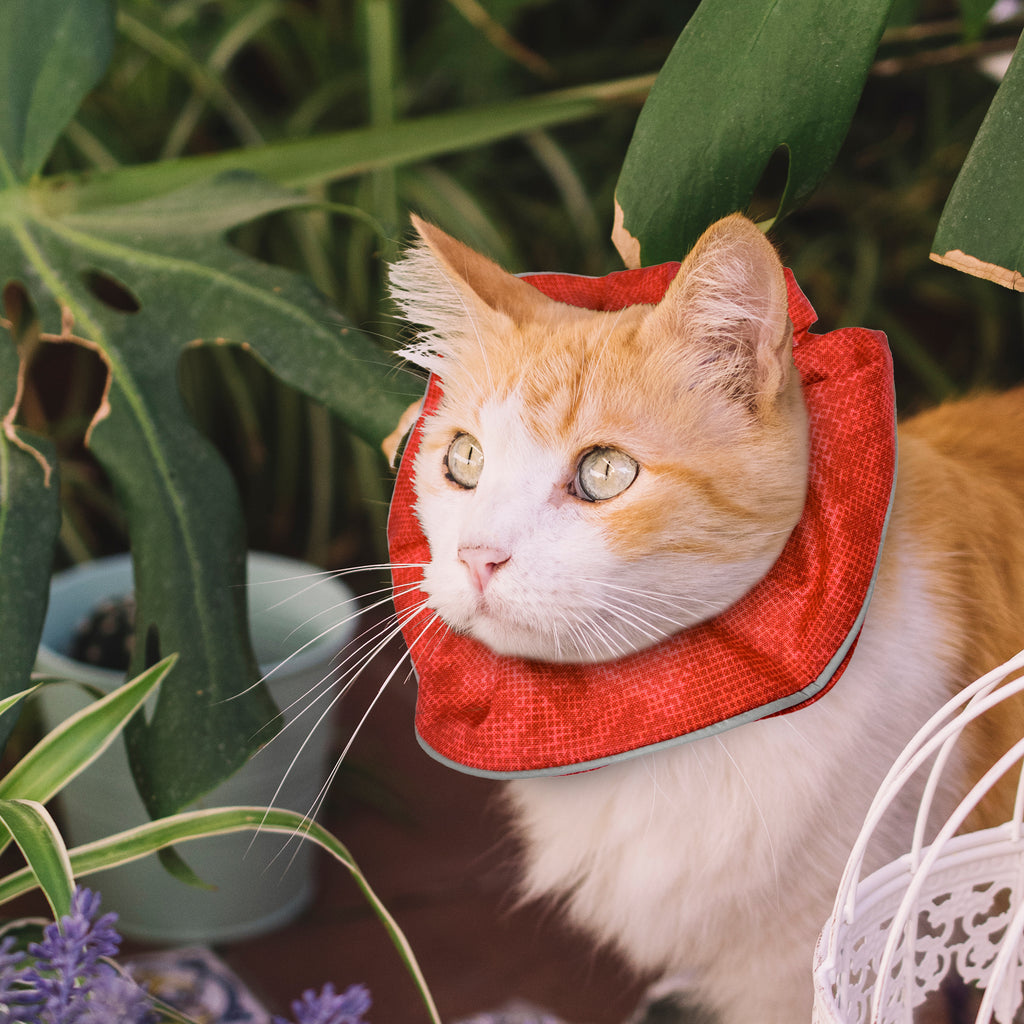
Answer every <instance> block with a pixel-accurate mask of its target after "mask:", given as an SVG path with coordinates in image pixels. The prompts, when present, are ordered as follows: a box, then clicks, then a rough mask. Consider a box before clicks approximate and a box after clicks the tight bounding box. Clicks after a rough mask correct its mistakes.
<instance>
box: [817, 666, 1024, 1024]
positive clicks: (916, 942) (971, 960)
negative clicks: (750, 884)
mask: <svg viewBox="0 0 1024 1024" xmlns="http://www.w3.org/2000/svg"><path fill="white" fill-rule="evenodd" d="M1022 670H1024V652H1022V653H1021V654H1019V655H1017V656H1016V657H1015V658H1013V659H1011V660H1010V661H1008V662H1007V663H1006V664H1005V665H1002V666H1000V667H999V668H998V669H996V670H994V671H993V672H991V673H989V674H988V675H986V676H984V677H982V679H979V680H977V681H976V682H975V683H973V684H972V685H971V686H970V687H968V688H966V689H965V690H964V691H963V692H962V693H961V694H960V695H958V696H957V697H956V698H954V700H952V701H950V703H949V704H947V705H946V707H945V708H943V709H942V711H940V712H938V713H937V714H936V715H935V716H934V718H932V719H931V721H929V722H928V724H927V725H925V726H924V727H923V728H922V729H921V731H920V732H919V733H918V734H917V736H916V737H915V738H914V740H913V741H911V743H910V744H909V745H908V746H907V748H906V750H905V751H904V752H903V754H902V755H901V757H900V759H899V760H898V761H897V763H896V764H895V765H894V766H893V769H892V771H891V772H890V773H889V776H888V777H887V778H886V781H885V782H884V783H883V785H882V787H881V788H880V789H879V792H878V795H877V796H876V798H875V801H874V803H873V805H872V808H871V810H870V812H869V814H868V817H867V819H866V820H865V824H864V827H863V829H862V832H861V835H860V837H859V839H858V841H857V844H856V845H855V846H854V849H853V852H852V853H851V855H850V859H849V862H848V864H847V868H846V872H845V874H844V877H843V881H842V883H841V885H840V889H839V893H838V896H837V898H836V904H835V908H834V910H833V913H832V915H831V917H830V918H829V921H828V923H827V924H826V927H825V929H824V930H823V932H822V934H821V937H820V939H819V941H818V948H817V951H816V954H815V967H814V983H815V1000H814V1021H815V1022H816V1024H866V1022H871V1024H876V1022H877V1024H910V1022H911V1021H913V1019H914V1017H913V1014H914V1010H915V1008H917V1007H919V1006H920V1005H921V1004H922V1003H923V1002H924V1001H925V999H926V998H927V997H928V996H929V995H930V994H932V993H934V992H936V991H937V990H938V988H939V986H940V984H941V983H942V981H943V979H944V978H946V976H947V975H948V974H949V973H950V971H951V970H954V971H955V972H956V974H958V975H959V977H960V978H961V979H962V980H963V981H964V982H966V983H968V984H972V983H973V984H976V985H977V987H978V989H979V990H982V991H984V997H983V998H982V1000H981V1005H980V1007H979V1009H978V1013H977V1017H976V1020H977V1021H979V1022H982V1021H990V1020H996V1021H999V1022H1000V1024H1011V1022H1012V1021H1013V1020H1014V1014H1015V1012H1016V1011H1017V1010H1018V1008H1019V1007H1020V1006H1021V1004H1022V1002H1024V941H1022V936H1024V827H1022V818H1024V786H1022V785H1021V783H1020V781H1018V792H1017V800H1016V806H1015V809H1014V815H1013V818H1012V819H1011V820H1010V821H1008V822H1006V823H1005V824H1004V825H1001V826H999V827H997V828H991V829H986V830H984V831H979V832H969V833H966V834H962V835H957V834H956V833H957V831H958V830H959V829H960V827H961V826H962V824H963V822H964V820H965V819H966V817H967V816H968V815H969V814H970V812H971V811H972V810H973V809H974V807H975V806H976V805H977V804H978V803H979V802H980V800H981V799H982V797H983V796H984V795H985V794H986V793H987V792H988V790H989V789H991V787H992V786H993V785H995V783H996V782H997V781H998V780H999V779H1000V778H1001V777H1002V776H1003V775H1004V774H1006V773H1008V772H1016V773H1018V775H1020V773H1021V759H1022V758H1024V738H1022V739H1021V741H1019V742H1018V743H1017V744H1016V745H1015V746H1014V747H1013V748H1011V750H1010V751H1008V752H1007V754H1006V755H1004V756H1003V757H1002V758H1000V759H999V760H998V761H997V762H996V763H995V764H994V765H993V766H992V768H991V769H990V770H989V771H988V772H987V773H986V775H985V776H984V777H983V778H982V779H981V781H980V782H979V783H978V784H977V785H976V786H975V787H974V788H973V789H972V790H971V792H970V793H969V794H968V795H967V796H966V797H964V799H963V801H962V802H961V803H960V805H959V806H958V807H957V808H956V810H955V811H954V812H953V813H952V814H951V815H950V817H949V819H948V820H947V821H946V822H945V823H944V824H943V825H942V827H941V828H940V829H939V830H938V832H937V834H936V836H935V838H934V840H933V841H932V842H931V843H930V844H928V845H926V844H925V842H924V837H925V832H926V823H927V821H928V814H929V810H930V808H931V803H932V798H933V796H934V794H935V792H936V791H937V790H938V788H939V786H940V784H941V779H942V774H943V771H944V769H945V768H946V767H947V764H948V762H949V759H950V754H951V753H952V751H953V748H954V747H955V745H956V744H957V742H958V741H959V739H960V736H961V734H962V732H963V729H964V727H965V726H966V725H967V724H968V723H969V722H970V721H972V720H973V719H975V718H977V717H979V716H981V715H984V714H990V713H996V714H997V713H998V705H999V704H1000V703H1001V702H1002V701H1003V700H1006V699H1007V698H1009V697H1011V696H1013V695H1015V694H1016V693H1019V692H1021V691H1022V690H1024V679H1012V677H1013V676H1014V675H1015V674H1016V673H1018V672H1020V671H1022ZM1007 680H1012V681H1007ZM929 763H930V769H929V774H928V782H927V785H926V787H925V791H924V797H923V799H922V801H921V806H920V809H919V814H918V821H917V827H916V829H915V836H914V840H913V843H912V847H911V849H910V850H909V852H907V853H906V854H905V855H904V856H902V857H900V858H899V859H898V860H896V861H893V862H891V863H889V864H887V865H885V866H884V867H883V868H881V869H880V870H878V871H876V872H874V873H873V874H870V875H867V876H866V877H861V875H862V868H863V863H864V858H865V853H866V851H867V849H868V848H869V846H870V842H871V838H872V836H873V834H874V833H875V831H876V830H877V829H878V828H879V826H880V824H883V823H884V821H885V817H886V814H887V812H889V810H890V809H891V807H892V804H893V803H894V801H895V798H896V796H897V795H898V794H899V792H900V791H901V789H902V788H903V787H904V786H905V785H907V783H908V782H909V781H910V779H911V778H912V777H913V776H914V775H915V774H916V773H917V772H918V770H919V769H921V768H922V767H927V766H928V765H929Z"/></svg>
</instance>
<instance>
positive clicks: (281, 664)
mask: <svg viewBox="0 0 1024 1024" xmlns="http://www.w3.org/2000/svg"><path fill="white" fill-rule="evenodd" d="M415 589H416V585H415V584H408V585H407V586H406V587H404V588H400V589H399V590H393V589H392V588H388V589H387V590H379V591H376V593H379V594H387V595H388V596H386V597H384V598H381V600H379V601H375V602H373V603H371V604H369V605H366V606H364V607H362V608H356V610H355V611H354V612H352V614H351V615H347V616H345V617H344V618H343V619H340V620H338V621H337V622H333V623H331V625H330V626H328V627H327V628H326V629H324V630H321V631H320V632H319V633H317V634H315V635H314V636H312V637H310V638H309V639H308V640H307V641H306V642H305V643H303V644H302V645H301V646H299V647H297V648H296V649H295V650H294V651H292V652H291V653H290V654H289V655H288V656H287V657H286V658H283V659H282V660H281V661H279V662H278V663H277V664H275V665H274V667H273V668H272V669H271V670H270V671H269V672H267V673H265V674H264V675H263V676H261V677H260V679H258V680H257V681H256V682H255V683H253V684H252V686H249V687H248V688H247V689H245V690H242V691H241V692H240V693H237V694H234V695H233V696H231V697H228V698H226V700H234V699H235V698H236V697H239V696H241V695H242V694H244V693H248V692H249V690H252V689H253V688H254V687H256V686H258V685H259V684H260V683H265V682H267V681H268V680H270V679H271V678H272V677H273V676H274V674H275V673H277V672H280V671H281V670H282V669H283V668H285V666H287V665H288V664H289V663H290V662H291V661H292V659H294V658H296V657H298V655H300V654H301V653H302V652H303V651H305V650H306V649H307V648H309V647H311V646H312V645H313V644H316V643H319V642H320V640H322V639H323V638H324V637H325V636H329V635H330V634H331V633H332V632H334V631H335V630H338V629H341V628H342V627H344V626H347V625H348V624H349V623H350V622H352V621H353V620H354V619H357V618H359V617H360V616H361V615H363V614H364V613H366V612H370V611H374V610H376V609H377V608H379V607H381V606H382V605H386V604H388V603H390V601H391V595H392V594H394V593H408V592H410V591H413V590H415ZM348 603H349V602H348V601H345V602H344V603H343V604H348ZM342 606H343V605H339V606H338V607H342ZM323 614H324V613H323V612H322V611H321V612H318V613H317V615H316V616H315V617H316V618H319V617H321V616H322V615H323ZM312 621H313V619H312V618H310V619H307V620H306V622H304V623H303V624H302V625H308V624H309V623H310V622H312ZM296 628H301V627H296ZM292 632H293V633H294V632H295V630H293V631H292ZM290 635H291V634H289V636H290Z"/></svg>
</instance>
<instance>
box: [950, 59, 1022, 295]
mask: <svg viewBox="0 0 1024 1024" xmlns="http://www.w3.org/2000/svg"><path fill="white" fill-rule="evenodd" d="M932 259H933V260H935V261H936V262H938V263H945V264H946V265H947V266H951V267H955V268H956V269H957V270H963V271H965V272H966V273H968V274H973V275H974V276H975V277H983V278H986V279H988V280H990V281H995V282H996V283H998V284H1001V285H1004V286H1006V287H1007V288H1013V289H1014V290H1016V291H1024V46H1022V45H1021V44H1019V43H1018V45H1017V50H1016V52H1015V53H1014V55H1013V59H1012V60H1011V61H1010V66H1009V68H1008V69H1007V72H1006V77H1005V78H1004V79H1003V81H1002V83H1001V84H1000V86H999V90H998V92H997V93H996V95H995V98H994V99H993V100H992V105H991V106H990V107H989V109H988V113H987V114H986V115H985V120H984V121H983V122H982V125H981V128H980V129H979V130H978V134H977V136H976V137H975V139H974V143H973V145H972V146H971V149H970V152H969V153H968V154H967V159H966V160H965V161H964V165H963V167H962V168H961V169H960V174H959V176H958V177H957V179H956V183H955V184H954V186H953V191H952V192H951V193H950V195H949V199H947V200H946V205H945V207H944V209H943V211H942V218H941V220H940V221H939V226H938V229H937V230H936V233H935V241H934V242H933V243H932Z"/></svg>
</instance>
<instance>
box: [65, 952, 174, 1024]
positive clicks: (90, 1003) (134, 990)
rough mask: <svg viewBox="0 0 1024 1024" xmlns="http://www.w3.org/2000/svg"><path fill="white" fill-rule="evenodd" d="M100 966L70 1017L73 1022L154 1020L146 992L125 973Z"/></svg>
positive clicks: (149, 1022)
mask: <svg viewBox="0 0 1024 1024" xmlns="http://www.w3.org/2000/svg"><path fill="white" fill-rule="evenodd" d="M99 967H100V970H99V972H98V973H97V974H96V975H95V977H94V978H93V981H92V984H91V985H90V986H89V998H88V999H87V1000H86V1001H85V1002H84V1003H83V1004H82V1006H81V1007H80V1008H79V1009H78V1010H77V1012H76V1013H75V1014H74V1015H73V1016H72V1017H71V1018H69V1020H70V1021H74V1024H111V1022H112V1021H118V1022H121V1021H124V1022H126V1024H153V1022H155V1021H156V1020H157V1019H158V1018H157V1014H156V1012H155V1011H154V1010H153V1005H152V1003H151V1002H150V998H149V993H148V992H146V990H145V989H144V988H142V986H141V985H139V984H138V983H137V982H136V981H135V980H134V979H132V978H131V977H129V976H128V975H127V974H121V973H120V972H119V971H117V970H115V969H114V968H113V967H111V966H110V965H108V964H100V965H99Z"/></svg>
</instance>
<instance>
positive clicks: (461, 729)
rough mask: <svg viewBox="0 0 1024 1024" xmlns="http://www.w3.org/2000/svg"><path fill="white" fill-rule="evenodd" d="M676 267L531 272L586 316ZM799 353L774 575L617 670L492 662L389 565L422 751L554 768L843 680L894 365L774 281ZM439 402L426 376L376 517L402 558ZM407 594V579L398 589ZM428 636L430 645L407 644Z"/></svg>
mask: <svg viewBox="0 0 1024 1024" xmlns="http://www.w3.org/2000/svg"><path fill="white" fill-rule="evenodd" d="M678 266H679V265H678V264H663V265H660V266H656V267H650V268H645V269H641V270H632V271H630V270H627V271H621V272H619V273H616V274H611V275H609V276H608V277H603V278H584V277H576V276H573V275H568V274H538V275H531V276H528V277H526V278H525V280H527V281H529V282H530V283H531V284H532V285H534V286H535V287H536V288H538V289H539V290H540V291H542V292H544V293H545V294H547V295H549V296H550V297H552V298H555V299H557V300H559V301H562V302H568V303H571V304H574V305H579V306H584V307H586V308H590V309H621V308H622V307H624V306H626V305H630V304H634V303H655V302H657V301H659V300H660V299H661V297H662V296H663V295H664V292H665V289H666V288H667V287H668V284H669V282H670V281H671V280H672V279H673V278H674V276H675V273H676V271H677V270H678ZM786 282H787V288H788V294H789V315H790V319H791V320H792V322H793V328H794V343H793V354H794V360H795V362H796V365H797V368H798V370H799V373H800V378H801V382H802V384H803V389H804V396H805V400H806V403H807V407H808V411H809V415H810V441H811V446H810V476H809V490H808V496H807V502H806V505H805V508H804V512H803V515H802V517H801V519H800V521H799V523H798V524H797V526H796V528H795V530H794V531H793V533H792V535H791V536H790V538H789V541H788V542H787V544H786V546H785V548H784V549H783V552H782V554H781V555H780V557H779V559H778V561H777V562H776V564H775V565H774V567H773V568H772V569H771V571H770V572H769V573H768V574H767V576H765V577H764V579H762V580H761V582H760V583H758V584H757V585H756V586H755V587H754V588H753V590H751V591H750V592H749V593H748V594H747V595H746V596H745V597H743V598H741V599H740V600H739V601H738V602H737V603H736V604H734V605H733V606H732V607H731V608H729V609H727V610H726V611H725V612H723V613H722V614H720V615H718V616H716V617H715V618H713V619H711V620H709V621H707V622H704V623H701V624H700V625H697V626H695V627H692V628H691V629H687V630H684V631H682V632H680V633H677V634H675V635H674V636H671V637H669V638H667V639H665V640H663V641H662V642H661V643H659V644H657V645H656V646H654V647H651V648H648V649H647V650H644V651H641V652H638V653H636V654H633V655H630V656H628V657H625V658H620V659H618V660H616V661H610V662H603V663H599V664H593V665H561V664H548V663H543V662H535V661H527V660H525V659H521V658H511V657H503V656H499V655H496V654H494V653H493V652H491V651H490V650H489V649H488V648H486V647H484V646H483V645H482V644H480V643H479V642H477V641H476V640H474V639H472V638H470V637H468V636H462V635H459V634H456V633H454V632H453V631H450V630H448V631H446V632H445V633H444V635H443V637H437V636H436V635H435V630H436V627H431V626H430V622H431V619H432V617H433V613H432V612H431V611H429V610H426V609H422V610H420V611H418V612H417V611H416V610H415V609H416V608H417V606H418V605H420V604H421V603H422V602H423V600H424V597H425V595H423V594H422V592H421V591H419V590H418V589H416V587H415V584H417V583H418V582H420V581H421V579H422V572H421V571H420V570H418V569H405V568H395V569H394V570H393V577H394V583H395V594H396V596H395V604H396V606H397V608H398V612H399V615H400V616H402V618H403V620H404V626H403V631H404V634H405V638H406V641H407V643H408V644H409V647H410V650H411V657H412V661H413V665H414V667H415V670H416V674H417V677H418V680H419V691H418V698H417V705H416V731H417V735H418V737H419V740H420V742H421V744H422V745H423V746H424V747H425V748H426V749H427V750H428V751H429V752H430V753H431V754H432V755H433V756H435V757H437V758H438V759H439V760H441V761H444V762H445V763H448V764H451V765H452V766H453V767H456V768H460V769H461V770H463V771H467V772H470V773H472V774H477V775H483V776H488V777H499V778H500V777H514V776H529V775H552V774H566V773H569V772H576V771H582V770H586V769H589V768H593V767H598V766H600V765H602V764H606V763H608V762H610V761H614V760H617V759H619V758H622V757H628V756H632V755H633V754H636V753H638V752H641V751H644V750H649V749H651V748H656V747H658V746H660V745H663V744H667V743H673V742H681V741H683V740H688V739H693V738H696V737H698V736H703V735H708V734H710V733H713V732H716V731H719V730H721V729H725V728H729V727H731V726H734V725H740V724H742V723H744V722H749V721H753V720H755V719H758V718H763V717H765V716H768V715H772V714H777V713H780V712H782V711H787V710H795V709H796V708H798V707H801V706H803V705H804V704H807V703H810V702H811V701H813V700H815V699H817V698H818V697H820V696H821V695H822V694H823V693H824V692H825V691H826V690H827V689H828V688H829V687H831V686H832V685H833V684H834V683H835V682H836V680H837V679H838V678H839V676H840V675H841V674H842V672H843V670H844V669H845V667H846V664H847V663H848V661H849V658H850V655H851V654H852V651H853V647H854V645H855V643H856V639H857V636H858V634H859V632H860V628H861V625H862V623H863V618H864V613H865V611H866V607H867V602H868V599H869V597H870V594H871V588H872V586H873V583H874V577H875V572H876V568H877V563H878V555H879V551H880V548H881V544H882V539H883V537H884V534H885V527H886V523H887V521H888V512H889V507H890V503H891V500H892V492H893V486H894V482H895V473H896V435H895V402H894V397H893V385H892V361H891V357H890V354H889V349H888V345H887V343H886V340H885V336H884V335H883V334H881V333H880V332H877V331H869V330H864V329H862V328H845V329H842V330H838V331H832V332H830V333H828V334H811V333H809V332H808V328H809V327H810V326H811V324H813V323H814V322H815V320H816V319H817V317H816V315H815V313H814V310H813V309H812V308H811V306H810V304H809V303H808V301H807V299H806V298H805V297H804V295H803V293H802V292H801V291H800V288H799V286H798V285H797V284H796V281H795V280H794V279H793V277H792V274H790V273H789V272H788V271H787V272H786ZM440 396H441V385H440V382H439V381H438V380H437V379H436V378H435V379H432V380H431V382H430V384H429V386H428V390H427V396H426V400H425V402H424V409H423V413H422V416H421V422H420V423H418V424H417V426H416V427H415V429H414V431H413V433H412V435H411V437H410V441H409V444H408V446H407V449H406V452H405V455H404V458H403V460H402V465H401V467H400V469H399V473H398V479H397V481H396V486H395V493H394V498H393V500H392V504H391V517H390V521H389V525H388V538H389V544H390V550H391V559H392V562H394V563H395V564H396V565H397V566H403V565H408V564H411V563H424V562H427V561H429V557H430V555H429V548H428V545H427V541H426V538H425V537H424V536H423V533H422V531H421V529H420V526H419V522H418V520H417V518H416V516H415V515H414V513H413V505H414V502H415V494H414V490H413V460H414V459H415V456H416V451H417V449H418V447H419V443H420V436H421V432H422V417H427V416H430V415H431V414H432V413H433V412H434V410H435V409H436V408H437V403H438V401H439V399H440ZM410 584H412V585H413V586H410ZM421 636H423V637H425V636H431V637H432V638H431V639H430V642H422V643H417V642H416V641H417V638H420V637H421Z"/></svg>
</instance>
